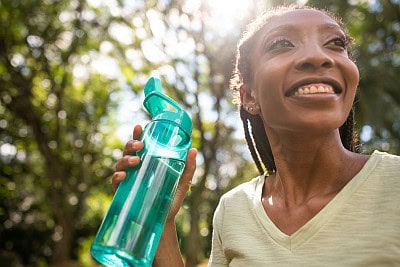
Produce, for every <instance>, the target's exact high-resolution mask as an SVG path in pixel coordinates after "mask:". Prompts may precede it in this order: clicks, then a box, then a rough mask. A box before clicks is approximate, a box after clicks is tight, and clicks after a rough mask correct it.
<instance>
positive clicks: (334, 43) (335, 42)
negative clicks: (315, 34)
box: [327, 37, 348, 50]
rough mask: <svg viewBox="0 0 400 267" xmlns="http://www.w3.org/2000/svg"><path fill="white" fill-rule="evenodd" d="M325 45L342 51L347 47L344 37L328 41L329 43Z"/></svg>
mask: <svg viewBox="0 0 400 267" xmlns="http://www.w3.org/2000/svg"><path fill="white" fill-rule="evenodd" d="M327 45H332V46H334V47H338V48H341V49H343V50H346V49H347V45H348V40H347V38H346V37H336V38H334V39H332V40H330V41H329V42H327Z"/></svg>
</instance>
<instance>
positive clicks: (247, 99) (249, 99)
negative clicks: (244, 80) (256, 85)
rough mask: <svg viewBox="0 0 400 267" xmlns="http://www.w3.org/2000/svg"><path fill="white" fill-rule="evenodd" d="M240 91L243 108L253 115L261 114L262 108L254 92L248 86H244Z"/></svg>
mask: <svg viewBox="0 0 400 267" xmlns="http://www.w3.org/2000/svg"><path fill="white" fill-rule="evenodd" d="M240 91H241V93H240V101H241V103H242V106H243V108H244V109H245V110H246V111H247V112H248V113H250V114H252V115H256V114H258V113H260V106H259V105H258V102H257V100H256V98H255V96H254V91H253V90H251V88H249V86H248V85H243V86H242V88H241V89H240Z"/></svg>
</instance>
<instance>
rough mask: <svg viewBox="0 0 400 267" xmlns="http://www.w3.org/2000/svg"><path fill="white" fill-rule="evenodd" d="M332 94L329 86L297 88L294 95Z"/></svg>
mask: <svg viewBox="0 0 400 267" xmlns="http://www.w3.org/2000/svg"><path fill="white" fill-rule="evenodd" d="M321 93H322V94H334V93H335V92H334V91H333V88H332V87H330V86H322V85H320V86H318V87H317V86H314V85H313V86H310V87H301V88H299V89H298V90H297V91H296V92H295V93H294V95H296V96H297V95H309V94H321Z"/></svg>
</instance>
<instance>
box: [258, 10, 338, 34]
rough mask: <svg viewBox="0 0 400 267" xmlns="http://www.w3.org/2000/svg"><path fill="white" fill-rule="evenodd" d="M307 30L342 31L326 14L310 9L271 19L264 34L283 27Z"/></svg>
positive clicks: (294, 11)
mask: <svg viewBox="0 0 400 267" xmlns="http://www.w3.org/2000/svg"><path fill="white" fill-rule="evenodd" d="M291 26H292V27H296V28H305V29H309V28H310V27H324V26H325V27H328V28H338V29H342V28H341V27H340V25H339V24H338V23H337V21H336V20H335V19H334V18H332V17H331V16H329V15H328V14H326V13H324V12H322V11H319V10H312V9H296V10H292V11H288V12H286V13H283V14H281V15H278V16H275V17H272V18H271V19H270V21H269V22H268V23H267V24H266V25H265V27H264V30H265V31H266V32H268V31H271V30H274V29H280V28H285V27H291Z"/></svg>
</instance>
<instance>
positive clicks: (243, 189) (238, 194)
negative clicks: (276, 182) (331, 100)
mask: <svg viewBox="0 0 400 267" xmlns="http://www.w3.org/2000/svg"><path fill="white" fill-rule="evenodd" d="M263 183H264V177H263V176H258V177H255V178H253V179H251V180H250V181H248V182H245V183H242V184H240V185H238V186H236V187H234V188H232V189H231V190H229V191H228V192H226V193H225V194H223V195H222V197H221V200H223V201H229V200H230V199H237V198H247V199H252V198H253V197H254V194H255V193H256V190H257V187H258V186H260V185H262V184H263Z"/></svg>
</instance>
